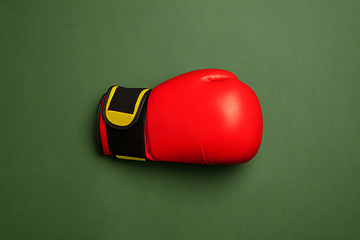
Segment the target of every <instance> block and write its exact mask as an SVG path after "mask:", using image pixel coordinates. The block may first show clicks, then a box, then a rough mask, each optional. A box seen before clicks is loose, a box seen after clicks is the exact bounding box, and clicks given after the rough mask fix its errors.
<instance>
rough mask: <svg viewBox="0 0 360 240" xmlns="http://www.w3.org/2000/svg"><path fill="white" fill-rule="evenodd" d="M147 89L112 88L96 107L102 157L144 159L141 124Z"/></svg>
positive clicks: (142, 123)
mask: <svg viewBox="0 0 360 240" xmlns="http://www.w3.org/2000/svg"><path fill="white" fill-rule="evenodd" d="M150 91H151V90H150V89H146V88H124V87H121V86H111V87H110V88H109V90H108V91H107V93H106V94H105V96H104V97H103V100H102V101H101V102H100V106H99V108H100V109H99V113H98V119H99V124H98V125H99V134H100V135H99V136H100V139H101V146H102V149H103V152H104V154H111V155H115V156H116V157H118V158H123V159H129V160H142V161H144V160H145V140H144V124H145V115H146V104H147V98H148V96H149V93H150Z"/></svg>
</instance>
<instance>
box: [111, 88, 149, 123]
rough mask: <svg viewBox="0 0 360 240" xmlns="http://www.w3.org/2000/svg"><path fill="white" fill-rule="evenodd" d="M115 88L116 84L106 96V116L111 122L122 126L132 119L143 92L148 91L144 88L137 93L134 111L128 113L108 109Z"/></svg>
mask: <svg viewBox="0 0 360 240" xmlns="http://www.w3.org/2000/svg"><path fill="white" fill-rule="evenodd" d="M117 88H118V86H114V87H113V88H112V89H111V91H110V94H109V98H108V101H107V103H106V118H107V119H108V120H109V122H111V123H112V124H114V125H117V126H122V127H123V126H127V125H129V124H130V123H131V122H132V121H133V120H134V118H135V115H136V113H137V111H138V108H139V105H140V102H141V99H142V97H143V96H144V94H145V93H146V92H147V91H149V89H144V90H142V91H141V93H140V94H139V96H138V98H137V100H136V103H135V108H134V112H133V113H131V114H130V113H123V112H117V111H113V110H109V106H110V102H111V100H112V98H113V96H114V93H115V91H116V89H117Z"/></svg>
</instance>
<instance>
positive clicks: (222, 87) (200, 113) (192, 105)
mask: <svg viewBox="0 0 360 240" xmlns="http://www.w3.org/2000/svg"><path fill="white" fill-rule="evenodd" d="M262 130H263V122H262V113H261V107H260V103H259V100H258V98H257V96H256V94H255V93H254V91H253V90H252V89H251V88H250V87H248V86H247V85H246V84H244V83H242V82H241V81H239V80H238V79H237V77H236V76H235V75H234V74H232V73H230V72H228V71H225V70H219V69H202V70H196V71H192V72H189V73H185V74H182V75H180V76H177V77H174V78H172V79H169V80H167V81H165V82H163V83H162V84H160V85H158V86H157V87H155V88H154V89H153V90H152V92H151V93H150V96H149V100H148V108H147V114H146V121H145V146H146V157H147V158H148V159H150V160H154V161H173V162H184V163H199V164H237V163H243V162H247V161H249V160H250V159H251V158H253V157H254V156H255V154H256V153H257V151H258V149H259V147H260V143H261V138H262Z"/></svg>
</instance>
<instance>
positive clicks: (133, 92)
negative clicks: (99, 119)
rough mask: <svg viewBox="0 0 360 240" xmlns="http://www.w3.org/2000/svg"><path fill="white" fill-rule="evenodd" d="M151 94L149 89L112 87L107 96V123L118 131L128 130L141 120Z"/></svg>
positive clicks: (105, 118) (105, 109)
mask: <svg viewBox="0 0 360 240" xmlns="http://www.w3.org/2000/svg"><path fill="white" fill-rule="evenodd" d="M149 93H150V89H147V88H124V87H121V86H111V87H110V88H109V90H108V92H107V94H106V96H105V102H104V108H103V116H104V120H105V122H106V123H107V124H108V125H110V126H112V127H113V128H116V129H127V128H130V127H131V126H133V125H134V124H135V123H136V121H137V120H138V119H139V116H140V112H141V110H142V107H143V105H144V102H145V100H146V98H147V96H148V94H149Z"/></svg>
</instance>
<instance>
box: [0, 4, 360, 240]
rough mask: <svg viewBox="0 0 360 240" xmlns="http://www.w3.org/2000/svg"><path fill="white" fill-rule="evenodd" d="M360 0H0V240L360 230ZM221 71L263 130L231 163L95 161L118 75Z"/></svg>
mask: <svg viewBox="0 0 360 240" xmlns="http://www.w3.org/2000/svg"><path fill="white" fill-rule="evenodd" d="M359 12H360V3H359V1H351V0H348V1H344V0H331V1H321V0H306V1H289V0H275V1H267V0H262V1H257V0H255V1H252V0H251V1H250V0H248V1H227V0H221V1H214V0H213V1H205V0H203V1H197V0H177V1H145V0H143V1H100V0H96V1H95V0H93V1H78V0H76V1H48V0H46V1H8V0H5V1H4V0H3V1H1V2H0V30H1V35H0V54H1V55H0V104H1V120H0V121H1V123H0V133H1V137H0V148H1V149H0V150H1V155H0V239H4V240H7V239H104V240H108V239H301V240H303V239H358V237H359V235H360V228H359V226H360V203H359V199H360V175H359V172H360V161H359V160H360V148H359V147H358V145H359V143H360V128H359V122H360V121H359V120H360V119H359V118H360V112H359V109H360V94H359V87H360V31H359V29H360V14H359ZM200 68H221V69H226V70H229V71H231V72H233V73H235V74H236V75H237V76H238V77H239V79H240V80H242V81H244V82H245V83H247V84H248V85H249V86H250V87H251V88H253V89H254V91H255V92H256V93H257V95H258V97H259V99H260V102H261V105H262V110H263V118H264V136H263V142H262V145H261V148H260V150H259V152H258V154H257V156H256V157H255V158H254V159H253V160H252V161H250V162H248V163H246V164H241V165H236V166H202V165H188V164H181V163H159V162H158V163H156V162H153V163H143V162H131V161H121V160H116V159H113V158H110V157H106V156H103V155H101V154H100V153H99V152H98V148H97V145H96V140H95V115H96V108H97V104H98V101H99V99H100V97H101V95H102V94H103V93H104V92H105V91H106V90H107V88H108V87H109V86H110V85H112V84H121V85H123V86H126V87H151V88H153V87H155V86H156V85H157V84H159V83H161V82H163V81H165V80H167V79H169V78H171V77H174V76H176V75H179V74H181V73H184V72H187V71H191V70H195V69H200Z"/></svg>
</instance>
